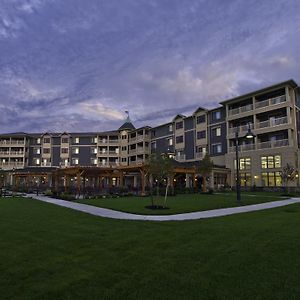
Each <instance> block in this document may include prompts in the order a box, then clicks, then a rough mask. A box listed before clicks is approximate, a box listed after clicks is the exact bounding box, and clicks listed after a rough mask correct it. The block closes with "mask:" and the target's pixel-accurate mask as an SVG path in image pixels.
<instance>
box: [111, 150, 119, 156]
mask: <svg viewBox="0 0 300 300" xmlns="http://www.w3.org/2000/svg"><path fill="white" fill-rule="evenodd" d="M109 155H115V156H119V152H116V151H109Z"/></svg>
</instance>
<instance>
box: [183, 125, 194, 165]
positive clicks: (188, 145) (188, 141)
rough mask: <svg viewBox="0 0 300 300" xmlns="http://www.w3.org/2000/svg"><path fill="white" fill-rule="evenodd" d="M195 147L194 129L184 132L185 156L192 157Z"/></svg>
mask: <svg viewBox="0 0 300 300" xmlns="http://www.w3.org/2000/svg"><path fill="white" fill-rule="evenodd" d="M194 149H195V131H194V130H192V131H188V132H185V149H184V151H185V158H186V159H193V158H194Z"/></svg>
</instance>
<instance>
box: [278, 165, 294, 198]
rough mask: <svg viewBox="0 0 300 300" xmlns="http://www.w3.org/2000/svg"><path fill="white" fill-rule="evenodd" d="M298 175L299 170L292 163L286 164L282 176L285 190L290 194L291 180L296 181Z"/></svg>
mask: <svg viewBox="0 0 300 300" xmlns="http://www.w3.org/2000/svg"><path fill="white" fill-rule="evenodd" d="M296 175H297V171H296V170H295V168H294V167H293V166H291V165H290V164H286V166H285V167H284V168H283V169H282V174H281V177H282V180H283V183H284V186H285V190H286V192H287V193H288V194H289V193H290V186H289V182H292V181H294V180H295V179H296Z"/></svg>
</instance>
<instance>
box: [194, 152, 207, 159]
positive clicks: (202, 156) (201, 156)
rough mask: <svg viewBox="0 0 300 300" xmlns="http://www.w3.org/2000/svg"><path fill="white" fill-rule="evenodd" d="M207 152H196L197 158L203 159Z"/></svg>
mask: <svg viewBox="0 0 300 300" xmlns="http://www.w3.org/2000/svg"><path fill="white" fill-rule="evenodd" d="M205 154H206V153H205V152H196V155H195V158H196V159H203V158H204V156H205Z"/></svg>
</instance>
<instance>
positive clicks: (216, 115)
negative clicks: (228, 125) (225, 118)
mask: <svg viewBox="0 0 300 300" xmlns="http://www.w3.org/2000/svg"><path fill="white" fill-rule="evenodd" d="M220 119H221V112H220V111H219V110H217V111H214V112H213V120H220Z"/></svg>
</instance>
